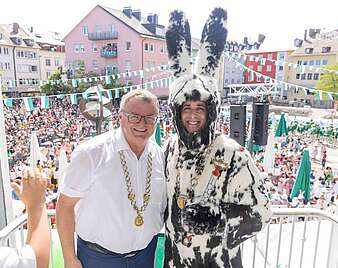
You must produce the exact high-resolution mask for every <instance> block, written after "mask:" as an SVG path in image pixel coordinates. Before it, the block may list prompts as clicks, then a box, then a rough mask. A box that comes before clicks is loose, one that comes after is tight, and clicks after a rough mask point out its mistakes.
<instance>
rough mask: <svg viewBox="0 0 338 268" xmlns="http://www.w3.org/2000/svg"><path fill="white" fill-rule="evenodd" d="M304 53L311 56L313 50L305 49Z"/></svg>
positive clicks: (310, 48)
mask: <svg viewBox="0 0 338 268" xmlns="http://www.w3.org/2000/svg"><path fill="white" fill-rule="evenodd" d="M305 53H306V54H312V53H313V48H312V47H307V48H305Z"/></svg>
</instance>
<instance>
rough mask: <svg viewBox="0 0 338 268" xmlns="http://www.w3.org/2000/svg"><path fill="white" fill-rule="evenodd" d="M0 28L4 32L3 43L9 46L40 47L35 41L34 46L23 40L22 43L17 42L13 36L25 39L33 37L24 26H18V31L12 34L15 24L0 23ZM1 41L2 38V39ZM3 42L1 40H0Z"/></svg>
mask: <svg viewBox="0 0 338 268" xmlns="http://www.w3.org/2000/svg"><path fill="white" fill-rule="evenodd" d="M0 28H1V30H2V33H3V41H4V42H3V43H2V44H4V45H9V46H19V47H29V48H39V46H38V45H37V44H36V43H35V42H34V43H33V45H32V46H28V45H27V44H26V43H25V42H21V43H20V45H17V44H15V43H14V42H13V41H12V40H11V38H21V39H23V40H25V39H32V37H31V36H30V35H29V34H28V33H27V32H26V31H25V30H24V29H23V28H22V27H20V26H19V27H18V33H17V34H12V30H13V24H0ZM0 41H1V40H0ZM0 44H1V42H0Z"/></svg>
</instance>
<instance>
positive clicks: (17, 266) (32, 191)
mask: <svg viewBox="0 0 338 268" xmlns="http://www.w3.org/2000/svg"><path fill="white" fill-rule="evenodd" d="M11 186H12V188H13V189H14V191H15V193H16V194H17V195H18V196H19V197H20V199H21V200H22V202H23V203H24V204H25V206H26V211H27V239H26V245H25V246H24V247H23V248H22V249H21V250H20V251H17V250H16V249H14V248H9V247H0V267H1V268H35V267H37V268H47V267H48V263H49V254H50V236H49V230H48V222H47V214H46V205H45V192H46V178H45V177H43V176H42V175H41V174H40V173H39V172H38V170H36V171H35V170H33V169H29V170H25V171H24V172H23V176H22V180H21V181H20V182H19V181H15V182H13V183H12V184H11Z"/></svg>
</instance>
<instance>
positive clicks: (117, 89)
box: [115, 88, 120, 99]
mask: <svg viewBox="0 0 338 268" xmlns="http://www.w3.org/2000/svg"><path fill="white" fill-rule="evenodd" d="M119 97H120V92H119V88H115V99H118V98H119Z"/></svg>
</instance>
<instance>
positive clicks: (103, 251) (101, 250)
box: [77, 236, 141, 258]
mask: <svg viewBox="0 0 338 268" xmlns="http://www.w3.org/2000/svg"><path fill="white" fill-rule="evenodd" d="M77 238H78V239H79V240H80V241H81V242H82V243H83V244H84V245H85V246H86V247H87V248H89V249H91V250H94V251H96V252H99V253H101V254H106V255H112V256H116V257H121V258H129V257H133V256H135V255H136V254H137V253H139V252H140V251H141V250H135V251H132V252H129V253H122V254H120V253H116V252H113V251H110V250H108V249H106V248H104V247H102V246H100V245H98V244H96V243H92V242H89V241H86V240H83V239H82V238H81V237H79V236H78V237H77Z"/></svg>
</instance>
